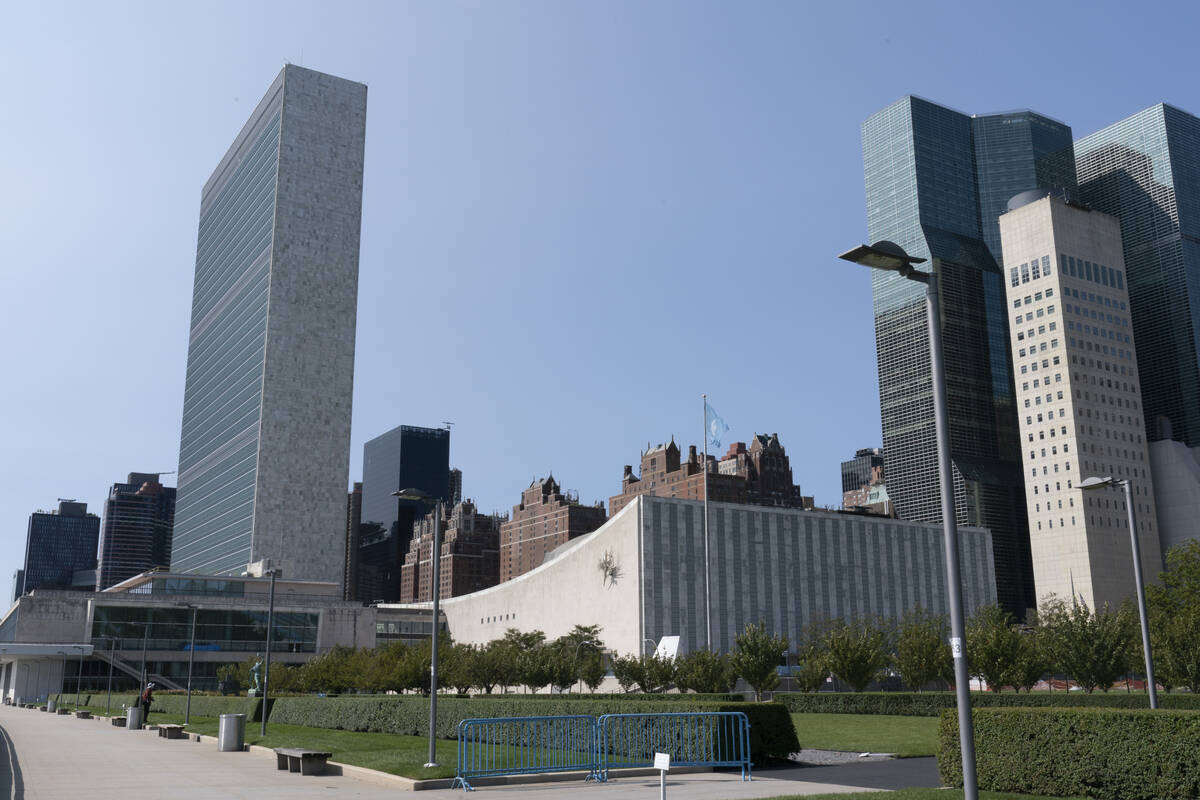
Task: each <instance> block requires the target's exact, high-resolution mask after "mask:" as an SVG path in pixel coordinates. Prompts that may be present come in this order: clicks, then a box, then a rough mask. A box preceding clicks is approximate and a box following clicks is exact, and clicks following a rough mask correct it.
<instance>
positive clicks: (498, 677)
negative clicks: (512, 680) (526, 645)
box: [471, 639, 508, 694]
mask: <svg viewBox="0 0 1200 800" xmlns="http://www.w3.org/2000/svg"><path fill="white" fill-rule="evenodd" d="M507 658H508V652H507V651H506V649H505V646H504V642H503V641H501V640H499V639H496V640H494V641H491V642H488V643H487V644H485V645H483V646H482V647H479V648H478V649H477V650H476V652H475V658H473V659H472V660H471V685H472V686H474V687H475V688H476V689H479V691H481V692H483V693H484V694H491V693H492V690H493V689H494V688H496V686H497V684H499V683H501V681H502V679H503V678H504V677H505V675H506V668H505V661H506V659H507Z"/></svg>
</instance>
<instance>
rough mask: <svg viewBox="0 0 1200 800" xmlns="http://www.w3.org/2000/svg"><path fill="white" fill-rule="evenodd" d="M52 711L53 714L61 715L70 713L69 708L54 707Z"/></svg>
mask: <svg viewBox="0 0 1200 800" xmlns="http://www.w3.org/2000/svg"><path fill="white" fill-rule="evenodd" d="M54 713H55V714H58V715H59V716H62V715H63V714H70V713H71V709H69V708H56V709H54Z"/></svg>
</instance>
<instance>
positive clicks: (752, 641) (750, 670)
mask: <svg viewBox="0 0 1200 800" xmlns="http://www.w3.org/2000/svg"><path fill="white" fill-rule="evenodd" d="M733 641H734V643H735V644H736V645H737V649H736V650H734V651H733V652H732V653H730V654H729V666H730V667H731V668H732V669H733V674H734V675H737V676H738V677H740V678H741V679H742V680H744V681H745V682H746V683H748V684H749V685H750V688H752V689H753V690H754V699H755V700H759V699H761V698H762V693H763V692H769V691H771V690H773V689H774V688H775V687H776V686H778V685H779V670H778V667H779V662H780V660H781V659H782V658H783V654H784V653H786V652H787V650H788V640H787V637H786V636H771V635H770V634H768V633H767V628H766V625H765V624H764V623H763V622H762V621H761V620H760V621H759V623H758V624H757V625H755V624H754V623H752V622H748V623H746V629H745V630H744V631H743V632H742V633H741V634H739V635H737V636H735V637H734V639H733Z"/></svg>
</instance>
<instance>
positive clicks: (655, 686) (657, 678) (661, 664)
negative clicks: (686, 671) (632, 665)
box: [642, 653, 675, 694]
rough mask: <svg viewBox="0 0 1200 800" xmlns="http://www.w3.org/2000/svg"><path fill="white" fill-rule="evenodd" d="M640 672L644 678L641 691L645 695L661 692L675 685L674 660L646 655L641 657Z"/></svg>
mask: <svg viewBox="0 0 1200 800" xmlns="http://www.w3.org/2000/svg"><path fill="white" fill-rule="evenodd" d="M642 670H643V673H644V675H645V676H646V681H645V684H643V686H642V691H643V692H646V693H647V694H649V693H651V692H661V691H664V690H665V689H667V688H669V687H671V686H672V685H674V683H675V659H674V658H671V657H669V656H660V655H658V654H657V653H647V654H646V655H644V656H642Z"/></svg>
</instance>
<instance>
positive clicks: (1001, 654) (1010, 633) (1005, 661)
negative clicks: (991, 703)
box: [967, 606, 1021, 692]
mask: <svg viewBox="0 0 1200 800" xmlns="http://www.w3.org/2000/svg"><path fill="white" fill-rule="evenodd" d="M1020 658H1021V634H1020V632H1019V631H1018V630H1017V629H1016V627H1015V626H1014V625H1013V618H1012V615H1011V614H1009V613H1008V612H1007V611H1005V610H1003V609H1002V608H1000V606H982V607H980V608H978V609H976V611H975V614H974V615H973V616H972V617H971V619H970V620H969V621H968V622H967V664H968V665H970V668H971V672H972V674H975V675H978V676H980V677H981V678H983V680H984V681H985V682H986V683H987V685H988V688H990V689H991V690H992V691H993V692H999V691H1001V690H1002V689H1003V688H1004V685H1005V684H1006V683H1014V682H1015V681H1014V680H1013V676H1014V672H1015V670H1016V667H1017V663H1018V661H1019V660H1020Z"/></svg>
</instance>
